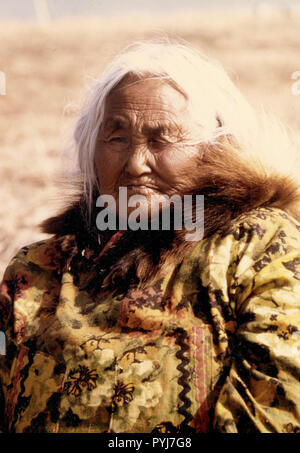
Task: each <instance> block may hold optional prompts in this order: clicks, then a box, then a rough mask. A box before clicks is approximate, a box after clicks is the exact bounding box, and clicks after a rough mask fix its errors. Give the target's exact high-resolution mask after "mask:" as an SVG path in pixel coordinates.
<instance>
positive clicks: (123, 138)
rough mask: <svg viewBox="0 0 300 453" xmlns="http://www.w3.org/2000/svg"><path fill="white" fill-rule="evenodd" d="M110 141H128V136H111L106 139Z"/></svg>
mask: <svg viewBox="0 0 300 453" xmlns="http://www.w3.org/2000/svg"><path fill="white" fill-rule="evenodd" d="M108 141H109V142H110V143H126V144H127V143H128V138H126V137H111V138H110V139H109V140H108Z"/></svg>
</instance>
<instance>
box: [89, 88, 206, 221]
mask: <svg viewBox="0 0 300 453" xmlns="http://www.w3.org/2000/svg"><path fill="white" fill-rule="evenodd" d="M194 128H195V125H194V124H193V122H192V121H191V118H190V114H189V110H188V103H187V100H186V98H185V97H184V95H183V94H182V93H180V92H179V91H178V90H176V89H175V88H173V87H172V86H171V85H170V84H169V83H167V82H165V81H161V80H158V79H146V80H142V81H136V80H135V81H132V80H131V81H130V82H129V81H128V80H127V81H123V82H121V84H119V85H118V86H117V87H116V88H115V89H114V90H113V91H112V92H111V93H110V95H109V96H108V98H107V101H106V108H105V115H104V121H103V123H102V126H101V128H100V130H99V135H98V141H97V148H96V153H95V166H96V172H97V178H98V182H99V189H100V193H101V195H104V194H107V195H113V197H114V198H115V200H116V202H117V209H118V196H119V188H120V187H126V188H127V198H129V197H130V196H131V195H136V194H138V195H143V196H144V197H143V198H144V200H145V203H144V205H143V209H148V212H149V206H150V204H149V202H150V201H151V198H152V202H153V200H154V202H155V199H156V198H157V197H159V196H161V195H162V194H164V195H167V196H171V195H173V194H181V195H183V194H184V193H187V192H188V189H189V185H190V180H191V174H192V173H193V172H194V171H195V168H196V167H195V166H196V165H197V164H196V161H197V159H198V157H199V154H200V150H199V145H197V146H196V145H192V144H188V143H184V142H188V140H190V141H191V140H192V138H193V130H194ZM160 198H161V197H160ZM157 199H158V198H157ZM129 213H130V208H128V214H129Z"/></svg>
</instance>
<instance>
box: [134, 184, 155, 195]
mask: <svg viewBox="0 0 300 453" xmlns="http://www.w3.org/2000/svg"><path fill="white" fill-rule="evenodd" d="M127 190H130V191H131V192H140V193H142V192H158V190H157V189H155V188H154V187H151V186H146V185H144V184H143V185H129V186H127Z"/></svg>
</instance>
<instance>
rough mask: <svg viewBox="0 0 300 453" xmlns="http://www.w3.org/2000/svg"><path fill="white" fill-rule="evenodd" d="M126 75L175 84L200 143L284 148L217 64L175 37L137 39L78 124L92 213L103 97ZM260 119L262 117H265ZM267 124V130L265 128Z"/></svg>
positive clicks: (253, 149)
mask: <svg viewBox="0 0 300 453" xmlns="http://www.w3.org/2000/svg"><path fill="white" fill-rule="evenodd" d="M129 74H132V75H135V76H137V77H139V78H149V77H151V78H152V77H155V78H160V79H165V80H166V81H168V82H170V83H173V84H175V86H176V87H177V88H178V89H179V90H180V91H181V92H182V93H183V94H184V95H185V96H186V98H187V101H188V104H189V107H190V111H191V114H192V115H193V118H194V119H195V121H196V124H197V125H198V126H199V132H200V131H201V133H199V137H200V136H201V137H202V138H201V139H199V141H198V143H199V144H201V143H205V144H208V145H216V146H217V140H218V138H219V137H220V136H222V135H226V134H229V135H231V136H233V137H234V138H235V140H236V141H237V143H238V144H239V145H240V149H242V150H243V153H245V154H248V155H249V154H250V156H251V155H252V157H253V153H254V154H255V156H256V158H257V157H258V156H259V155H260V154H261V150H262V149H264V151H265V150H266V148H269V147H270V146H272V151H273V152H275V151H274V149H275V148H274V145H276V146H277V149H278V150H280V152H281V153H282V152H283V150H282V147H281V148H280V144H279V143H275V142H276V137H277V136H278V131H279V129H278V127H277V126H276V127H275V128H276V133H275V136H274V128H273V132H272V131H271V132H269V133H268V134H265V133H264V134H263V136H264V137H263V136H262V134H261V133H260V132H259V130H262V129H263V128H264V127H262V124H264V120H263V119H262V118H260V119H259V118H258V115H257V113H256V112H255V111H254V109H253V108H252V107H251V106H250V105H249V103H248V102H247V101H246V100H245V98H244V97H243V96H242V95H241V93H240V91H239V90H238V89H237V88H236V86H235V85H234V84H233V83H232V81H231V80H230V78H229V77H228V75H227V74H226V72H225V71H224V69H223V68H222V66H221V65H220V64H219V63H217V62H215V61H214V60H211V59H209V58H208V57H206V56H205V55H203V54H202V53H201V52H199V51H198V50H197V49H195V48H193V47H191V46H189V45H186V44H182V43H179V42H170V41H169V40H160V41H156V40H151V41H144V42H136V43H133V44H131V45H130V46H128V47H126V48H125V49H124V50H123V51H122V52H120V53H119V54H118V55H117V56H116V57H115V58H114V59H113V60H112V61H111V63H110V64H109V65H108V67H107V68H106V69H105V71H104V72H103V74H102V75H101V77H100V78H99V79H98V80H97V81H96V83H95V84H94V85H93V86H92V87H91V89H90V91H89V93H88V95H87V97H86V99H85V101H84V104H83V108H82V113H81V116H80V117H79V119H78V121H77V123H76V127H75V132H74V139H75V149H76V153H77V164H78V167H79V172H80V174H81V177H82V180H83V186H84V196H85V198H86V202H87V206H88V209H89V211H90V212H91V209H92V206H91V203H92V196H93V192H94V190H95V188H97V185H98V184H97V177H96V174H95V166H94V153H95V148H96V141H97V137H98V131H99V128H100V126H101V123H102V121H103V118H104V111H105V101H106V98H107V97H108V95H109V94H110V92H111V91H112V90H113V88H114V87H116V86H117V85H118V84H119V83H120V82H121V81H122V79H124V77H125V76H126V75H129ZM264 118H265V120H266V116H264ZM265 122H266V121H265ZM265 129H268V130H269V128H268V127H267V128H265ZM271 136H272V140H271V142H270V139H271ZM274 137H275V138H274ZM283 137H284V134H281V139H283ZM277 141H278V140H277ZM269 142H270V143H269ZM258 144H259V146H258ZM281 145H282V141H281ZM276 146H275V147H276ZM284 148H286V143H285V144H284ZM272 158H273V159H274V155H273V156H272ZM275 159H276V157H275Z"/></svg>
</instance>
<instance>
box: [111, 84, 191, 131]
mask: <svg viewBox="0 0 300 453" xmlns="http://www.w3.org/2000/svg"><path fill="white" fill-rule="evenodd" d="M187 105H188V102H187V99H186V97H185V96H184V95H183V94H182V93H181V92H180V91H178V90H177V89H176V88H174V87H173V86H171V85H170V84H169V83H168V82H166V81H164V80H159V79H146V80H139V81H124V82H121V84H119V85H118V86H117V87H116V88H115V89H114V90H113V91H112V92H111V93H110V94H109V96H108V97H107V99H106V104H105V114H104V123H105V124H106V125H108V124H110V123H119V124H120V125H121V124H122V122H124V123H127V122H129V123H132V122H134V121H138V122H145V121H146V122H147V121H150V122H152V121H153V122H156V121H163V122H171V123H173V122H175V123H177V122H178V123H181V122H183V121H185V120H186V119H187V117H188V111H187Z"/></svg>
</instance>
